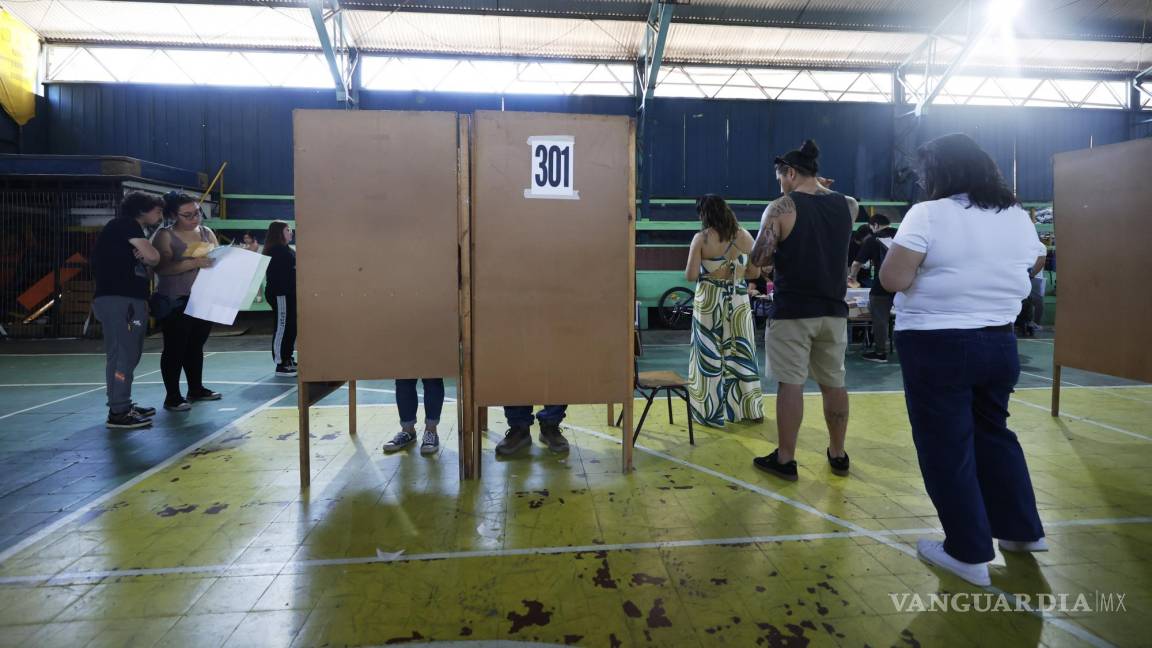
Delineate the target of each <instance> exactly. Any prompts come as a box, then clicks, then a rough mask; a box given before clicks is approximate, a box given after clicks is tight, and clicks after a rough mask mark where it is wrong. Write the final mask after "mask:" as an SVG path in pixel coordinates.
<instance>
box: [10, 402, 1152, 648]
mask: <svg viewBox="0 0 1152 648" xmlns="http://www.w3.org/2000/svg"><path fill="white" fill-rule="evenodd" d="M1048 398H1049V392H1048V391H1047V390H1021V391H1019V392H1018V393H1017V394H1016V396H1015V401H1014V403H1013V408H1012V414H1013V418H1012V420H1011V424H1012V425H1013V426H1014V429H1016V430H1017V432H1018V433H1019V435H1020V438H1021V441H1022V443H1023V445H1024V448H1025V451H1026V452H1027V454H1028V459H1029V464H1030V466H1031V469H1032V478H1033V481H1034V483H1035V486H1036V494H1037V499H1038V501H1039V505H1040V508H1041V515H1042V517H1043V519H1044V522H1045V524H1046V528H1047V532H1048V538H1049V542H1050V544H1051V546H1052V550H1051V551H1050V552H1049V553H1046V554H1037V555H1036V556H1035V558H1032V557H1007V558H1004V557H998V559H997V561H996V563H994V566H993V586H994V588H995V590H994V591H1004V592H1009V593H1014V594H1032V595H1035V594H1038V593H1048V592H1050V593H1054V594H1068V595H1070V596H1071V597H1072V598H1075V596H1076V595H1077V594H1080V593H1087V594H1091V595H1092V596H1093V597H1095V594H1096V592H1105V593H1115V594H1123V595H1124V596H1125V598H1124V606H1125V608H1126V611H1120V612H1107V611H1099V610H1097V611H1093V612H1071V613H1053V614H1049V615H1046V617H1045V618H1042V617H1041V615H1037V614H1032V613H1029V612H956V611H950V612H940V611H922V612H921V611H903V612H902V611H901V610H900V609H898V608H897V606H896V603H895V602H894V600H893V595H896V596H899V595H902V594H905V593H921V594H931V593H940V592H950V593H956V592H980V591H981V590H979V589H977V588H973V587H971V586H968V585H966V584H965V583H963V582H961V581H959V580H957V579H955V578H953V577H950V576H947V575H944V574H941V573H939V572H937V571H935V570H933V569H930V568H929V567H927V566H926V565H924V564H922V563H921V562H920V561H918V560H917V559H916V558H915V555H914V549H913V548H912V547H914V544H915V540H916V539H917V538H919V537H923V536H924V535H931V534H933V533H934V531H933V528H934V527H935V526H936V525H937V520H936V518H935V516H934V512H933V508H932V506H931V503H930V502H929V501H928V499H927V496H926V495H925V493H924V488H923V484H922V482H921V480H920V474H919V470H918V468H917V464H916V457H915V452H914V450H913V447H912V443H911V435H910V432H909V428H908V422H907V418H906V413H905V409H904V404H903V397H902V395H900V394H896V393H871V394H853V396H852V418H851V422H850V425H849V451H850V453H851V455H852V465H853V473H852V476H851V477H850V478H839V477H835V476H833V475H832V474H831V473H830V472H829V471H828V469H827V464H826V462H825V461H824V458H823V452H824V447H825V438H824V437H825V433H824V432H823V429H822V425H823V424H822V420H821V418H820V416H819V400H818V398H814V397H809V399H808V401H807V407H808V420H807V422H806V426H805V428H804V430H803V431H802V434H801V451H800V454H799V457H798V458H799V460H800V463H801V473H800V480H799V481H798V482H796V483H791V484H787V483H784V482H781V481H778V480H775V479H774V478H772V477H769V476H766V475H763V474H761V473H758V472H757V471H755V470H754V469H753V468H752V465H751V460H752V457H753V456H755V455H758V454H764V453H766V452H768V451H770V450H771V449H772V448H773V447H774V442H773V439H774V436H775V425H774V421H773V419H771V418H769V419H768V420H767V421H766V422H765V423H764V424H762V425H739V426H729V428H728V429H727V430H723V431H721V430H707V429H702V428H697V433H696V434H697V442H696V445H695V447H693V446H690V445H689V444H688V441H687V431H686V428H685V427H683V425H682V424H683V423H684V421H683V412H684V410H683V405H682V404H680V403H678V404H677V406H676V408H675V415H676V416H677V424H676V425H669V424H668V423H667V419H666V416H667V415H666V411H665V410H664V408H663V407H662V406H660V407H654V408H653V412H652V413H651V414H650V415H649V419H648V422H647V423H646V426H645V430H644V434H643V435H642V436H641V438H640V445H641V446H642V447H641V448H640V449H638V450H637V460H636V464H637V470H636V472H635V473H633V474H631V475H623V474H621V472H620V453H621V446H620V443H619V434H620V432H619V430H616V429H614V428H610V427H607V426H606V425H605V420H604V419H605V413H604V408H603V407H602V406H600V407H593V406H578V407H573V408H571V409H570V413H569V414H570V415H569V418H568V420H567V421H566V425H567V436H568V438H569V440H570V441H571V443H572V451H571V453H570V455H569V456H567V457H566V458H561V457H556V456H553V455H550V454H549V453H548V452H547V450H546V449H545V448H544V447H543V446H541V445H539V444H536V445H535V446H534V447H533V448H532V450H531V454H530V456H524V457H521V458H517V459H512V460H508V461H497V460H496V459H495V457H494V456H493V454H492V448H493V445H494V443H495V441H497V440H498V438H499V434H498V433H497V432H496V431H502V430H503V429H504V428H503V421H502V418H501V412H500V411H499V410H498V409H493V410H492V411H491V427H492V429H493V431H494V432H493V433H492V434H490V435H489V438H488V439H487V441H486V442H485V450H486V453H485V461H484V466H483V471H484V476H483V479H482V480H481V481H480V482H478V483H466V484H461V483H460V482H459V480H458V478H457V474H458V461H457V459H458V457H457V453H456V450H455V443H456V436H455V430H454V429H450V428H448V427H445V428H442V432H444V433H445V434H443V437H444V443H445V447H444V450H443V451H442V452H441V454H440V455H439V456H438V457H436V458H425V457H421V456H420V455H419V454H418V452H417V451H416V449H415V448H413V449H412V450H411V451H410V452H406V453H401V454H398V455H393V456H384V455H383V454H382V453H381V445H382V444H383V442H384V441H385V440H386V439H387V438H388V437H390V436H391V435H392V434H393V433H394V432H395V430H396V428H397V418H396V410H395V408H394V406H388V405H372V406H366V407H362V408H361V410H360V429H361V434H360V436H359V437H358V438H355V437H353V438H350V437H349V435H348V433H347V427H346V413H345V410H344V409H343V408H336V407H332V408H319V409H316V410H314V417H315V418H314V422H313V430H314V434H315V437H316V438H315V439H313V445H312V448H313V458H312V462H313V469H314V477H313V487H312V489H311V491H310V493H308V494H307V495H305V496H304V497H303V498H302V497H301V494H300V492H299V490H298V482H297V479H298V477H297V474H296V469H295V466H296V452H297V438H296V428H297V425H296V420H295V410H294V409H290V408H285V407H280V408H277V407H273V408H270V409H265V410H262V411H257V412H255V413H253V415H252V416H250V417H248V418H246V419H243V420H241V421H240V422H238V423H237V424H236V425H234V426H232V427H231V428H230V429H227V430H225V431H224V432H222V433H221V434H219V435H217V436H215V437H214V438H212V439H211V440H210V441H209V442H207V443H205V444H204V445H203V446H201V447H200V448H199V449H197V450H196V451H194V452H192V453H191V454H189V455H187V456H184V457H181V458H179V459H178V460H176V461H174V462H172V463H169V464H167V465H164V464H161V466H160V469H159V470H156V471H152V472H151V473H145V475H144V476H143V478H142V479H139V480H137V481H135V482H129V484H128V487H127V488H123V489H120V490H118V491H114V492H113V493H112V495H111V496H110V497H108V498H106V499H104V500H103V501H101V502H99V503H98V504H97V505H96V506H93V507H92V508H90V509H86V510H82V511H80V512H78V513H77V514H76V515H73V516H70V517H68V518H65V519H64V520H63V523H62V524H58V525H56V528H49V530H48V532H47V533H42V534H40V536H39V537H34V538H33V542H30V543H24V544H25V545H26V546H23V547H21V546H19V545H18V546H17V547H16V551H14V552H13V551H9V552H5V554H6V555H3V556H0V558H2V559H3V561H2V563H0V646H23V645H27V646H37V647H41V646H43V647H48V646H69V647H72V646H154V645H155V646H290V645H291V646H340V645H380V644H390V643H400V642H411V643H417V644H418V643H423V642H433V641H435V642H441V641H443V642H483V641H489V642H491V641H498V640H501V641H511V642H537V643H544V644H577V645H586V646H648V645H653V646H718V645H731V646H876V647H879V646H909V647H911V646H937V645H947V646H964V645H979V646H1039V645H1045V646H1081V645H1098V646H1099V645H1109V644H1111V645H1117V646H1137V645H1150V644H1152V638H1149V636H1148V634H1147V631H1146V629H1145V621H1146V619H1147V618H1148V617H1149V615H1150V614H1152V476H1150V475H1152V473H1150V471H1149V469H1148V467H1149V465H1150V464H1152V424H1150V423H1149V421H1150V420H1152V387H1136V388H1091V389H1076V388H1066V389H1065V391H1064V397H1063V400H1064V408H1065V410H1066V412H1067V414H1068V415H1069V416H1066V417H1063V418H1061V419H1052V418H1051V417H1049V416H1048V414H1047V411H1046V407H1047V402H1048ZM766 400H767V402H766V411H768V412H771V411H772V408H773V405H774V403H773V402H772V398H768V399H766ZM454 417H455V412H454V411H453V410H452V409H451V405H449V407H448V409H447V411H446V412H445V416H444V418H445V420H446V421H447V420H450V419H453V418H454ZM1093 601H1096V599H1095V598H1093ZM489 645H491V644H489Z"/></svg>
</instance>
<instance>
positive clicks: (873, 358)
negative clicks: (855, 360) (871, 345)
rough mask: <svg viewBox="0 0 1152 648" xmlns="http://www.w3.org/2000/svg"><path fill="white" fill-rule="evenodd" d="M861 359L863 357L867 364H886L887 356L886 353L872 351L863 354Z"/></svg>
mask: <svg viewBox="0 0 1152 648" xmlns="http://www.w3.org/2000/svg"><path fill="white" fill-rule="evenodd" d="M861 357H863V358H864V359H865V360H867V361H869V362H888V354H887V353H876V352H873V351H869V352H868V353H865V354H864V355H863V356H861Z"/></svg>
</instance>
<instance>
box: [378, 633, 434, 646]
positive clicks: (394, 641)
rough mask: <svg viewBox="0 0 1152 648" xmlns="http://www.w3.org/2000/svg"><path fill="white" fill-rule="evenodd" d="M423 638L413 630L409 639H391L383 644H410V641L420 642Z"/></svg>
mask: <svg viewBox="0 0 1152 648" xmlns="http://www.w3.org/2000/svg"><path fill="white" fill-rule="evenodd" d="M423 638H424V635H422V634H420V633H419V632H416V631H415V630H413V631H412V636H411V637H393V638H391V639H389V640H388V641H385V642H384V644H385V645H388V646H390V645H393V644H402V643H410V642H412V641H420V640H421V639H423Z"/></svg>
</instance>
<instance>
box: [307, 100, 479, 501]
mask: <svg viewBox="0 0 1152 648" xmlns="http://www.w3.org/2000/svg"><path fill="white" fill-rule="evenodd" d="M293 127H294V128H293V130H294V137H295V140H294V148H295V194H296V222H297V240H298V245H297V248H296V254H297V265H296V267H297V298H298V304H299V315H298V328H299V337H298V342H297V347H298V350H299V355H300V369H299V372H300V373H299V382H300V391H301V393H300V396H299V397H300V405H301V415H300V419H301V420H300V423H301V430H300V443H301V455H300V462H301V483H302V485H304V486H307V484H308V474H309V466H308V463H309V462H308V460H309V449H308V433H307V427H308V411H307V410H308V407H309V406H311V405H312V404H314V403H315V402H316V401H317V400H319V399H320V398H323V397H324V396H325V395H327V394H329V393H331V392H332V391H335V390H336V389H339V388H340V387H341V386H342V385H343V384H344V383H345V382H347V383H348V385H349V388H350V393H349V396H350V397H349V408H350V411H349V416H350V419H351V420H350V429H351V431H352V433H353V434H354V433H355V411H356V410H355V396H356V392H355V381H356V380H367V379H385V378H416V377H420V378H435V377H445V378H452V379H454V378H456V377H457V375H458V374H459V359H460V358H459V355H460V349H459V345H460V325H459V321H460V308H459V271H458V262H457V258H458V252H457V245H458V240H457V238H458V232H457V230H458V219H459V214H458V208H459V205H458V196H457V194H458V177H457V175H458V165H459V160H458V146H457V120H456V115H455V114H454V113H435V112H389V111H376V110H371V111H368V110H366V111H338V110H298V111H296V112H295V113H294V124H293Z"/></svg>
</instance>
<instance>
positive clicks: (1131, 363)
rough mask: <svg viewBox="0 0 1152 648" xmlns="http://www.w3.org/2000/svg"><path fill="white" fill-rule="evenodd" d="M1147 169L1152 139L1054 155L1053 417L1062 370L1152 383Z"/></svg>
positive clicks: (1151, 226) (1151, 198)
mask: <svg viewBox="0 0 1152 648" xmlns="http://www.w3.org/2000/svg"><path fill="white" fill-rule="evenodd" d="M1149 168H1152V139H1143V140H1134V141H1131V142H1122V143H1120V144H1112V145H1109V146H1097V147H1095V148H1091V149H1085V150H1081V151H1071V152H1068V153H1060V154H1057V155H1056V156H1055V162H1054V181H1055V200H1054V204H1053V215H1054V221H1055V229H1056V246H1057V254H1056V259H1057V265H1058V266H1059V267H1058V269H1057V272H1058V273H1059V278H1060V281H1059V298H1060V303H1059V306H1058V308H1057V309H1056V349H1055V353H1054V364H1055V372H1054V373H1055V375H1054V376H1053V378H1054V379H1055V383H1054V385H1053V390H1052V414H1053V416H1055V415H1057V414H1058V411H1059V402H1060V368H1061V367H1075V368H1077V369H1084V370H1087V371H1094V372H1097V373H1102V374H1107V375H1110V376H1118V377H1121V378H1129V379H1131V380H1140V381H1144V382H1152V345H1149V344H1148V341H1147V338H1148V330H1149V329H1150V328H1152V291H1150V290H1148V289H1147V288H1146V287H1143V286H1142V283H1143V282H1142V281H1141V280H1140V278H1141V277H1142V276H1143V275H1144V272H1143V266H1144V265H1145V257H1146V256H1147V247H1148V242H1149V241H1152V218H1149V216H1148V205H1149V204H1152V185H1149V183H1148V177H1147V176H1148V169H1149ZM1133 282H1136V285H1137V287H1136V288H1135V289H1134V287H1133Z"/></svg>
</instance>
